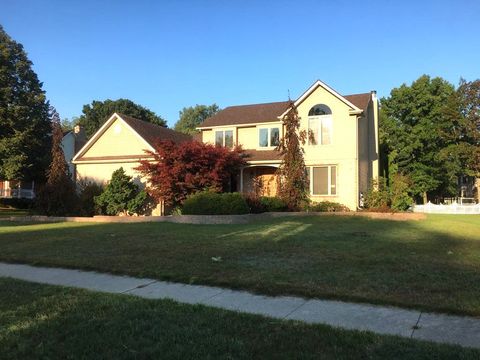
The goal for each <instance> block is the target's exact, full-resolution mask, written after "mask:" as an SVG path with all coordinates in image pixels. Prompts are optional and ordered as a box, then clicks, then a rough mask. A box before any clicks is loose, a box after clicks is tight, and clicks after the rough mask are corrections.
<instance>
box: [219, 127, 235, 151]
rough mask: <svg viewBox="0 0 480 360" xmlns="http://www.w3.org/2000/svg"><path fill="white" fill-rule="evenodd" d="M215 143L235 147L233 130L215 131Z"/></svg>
mask: <svg viewBox="0 0 480 360" xmlns="http://www.w3.org/2000/svg"><path fill="white" fill-rule="evenodd" d="M215 145H217V146H225V147H229V148H232V147H233V130H218V131H215Z"/></svg>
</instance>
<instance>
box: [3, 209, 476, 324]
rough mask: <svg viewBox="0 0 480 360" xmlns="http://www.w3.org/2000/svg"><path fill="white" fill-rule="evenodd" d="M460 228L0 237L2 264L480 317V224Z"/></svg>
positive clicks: (184, 228)
mask: <svg viewBox="0 0 480 360" xmlns="http://www.w3.org/2000/svg"><path fill="white" fill-rule="evenodd" d="M451 219H453V220H451ZM460 223H461V224H462V225H461V228H457V229H456V228H454V227H455V224H456V222H455V220H454V218H446V220H445V218H438V219H437V218H433V219H430V218H429V219H428V220H425V221H411V222H398V221H388V220H372V219H365V218H359V217H351V218H347V217H335V216H332V217H304V218H296V219H294V220H293V219H291V218H289V219H276V220H273V221H269V222H262V223H254V224H248V225H185V224H169V223H149V224H145V223H144V224H78V223H68V224H65V223H62V224H35V225H25V224H23V225H24V226H21V227H19V226H11V227H9V228H8V229H6V228H2V229H1V230H0V247H1V248H2V251H1V252H0V260H2V261H9V262H23V263H31V264H37V265H45V266H62V267H70V268H83V269H87V270H98V271H104V272H112V273H119V274H128V275H133V276H143V277H153V278H158V279H162V280H173V281H180V282H187V283H188V282H195V283H199V284H207V285H219V286H225V287H231V288H242V289H247V290H252V291H256V292H259V293H264V294H272V295H273V294H275V295H276V294H285V295H299V296H305V297H323V298H333V299H344V300H352V301H363V302H370V303H382V304H384V303H387V304H393V305H400V306H408V307H416V308H423V309H428V310H437V311H448V312H455V313H463V314H472V315H480V240H479V239H478V238H476V237H475V234H477V233H478V231H479V228H480V226H478V225H476V224H475V223H474V222H472V223H470V222H468V221H467V222H461V221H460ZM212 257H216V258H221V261H219V262H213V261H212Z"/></svg>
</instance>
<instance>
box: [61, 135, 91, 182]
mask: <svg viewBox="0 0 480 360" xmlns="http://www.w3.org/2000/svg"><path fill="white" fill-rule="evenodd" d="M86 142H87V137H86V135H85V130H84V129H83V127H81V126H80V125H75V127H74V128H73V130H71V131H67V132H66V133H65V134H64V135H63V139H62V149H63V154H64V155H65V161H66V162H67V164H68V170H69V171H70V175H71V176H72V179H73V180H75V179H76V174H75V165H74V164H73V163H72V160H73V157H74V156H75V154H76V153H77V152H78V151H79V150H80V149H81V148H82V147H83V146H84V145H85V143H86Z"/></svg>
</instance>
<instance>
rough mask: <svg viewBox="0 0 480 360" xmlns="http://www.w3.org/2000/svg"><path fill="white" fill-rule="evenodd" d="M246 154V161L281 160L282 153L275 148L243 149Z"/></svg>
mask: <svg viewBox="0 0 480 360" xmlns="http://www.w3.org/2000/svg"><path fill="white" fill-rule="evenodd" d="M244 152H245V154H246V155H247V156H248V158H247V161H271V160H282V157H283V156H282V155H281V154H280V152H279V151H277V150H244Z"/></svg>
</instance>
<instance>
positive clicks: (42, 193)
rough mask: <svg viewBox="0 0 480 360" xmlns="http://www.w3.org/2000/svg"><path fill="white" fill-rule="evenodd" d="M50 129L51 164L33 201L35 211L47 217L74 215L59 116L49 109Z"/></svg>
mask: <svg viewBox="0 0 480 360" xmlns="http://www.w3.org/2000/svg"><path fill="white" fill-rule="evenodd" d="M50 118H51V129H52V148H51V158H52V162H51V163H50V166H49V168H48V170H47V182H46V184H43V186H40V188H39V191H38V193H37V198H36V199H35V207H36V209H37V211H39V212H40V213H42V214H45V215H49V216H65V215H72V214H74V213H75V208H76V206H77V201H78V198H77V195H76V192H75V184H74V183H73V181H72V178H71V175H70V172H69V170H68V165H67V163H66V161H65V155H64V153H63V148H62V138H63V132H62V127H61V126H60V116H59V115H58V113H57V111H56V110H55V109H54V108H53V107H51V108H50Z"/></svg>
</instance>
